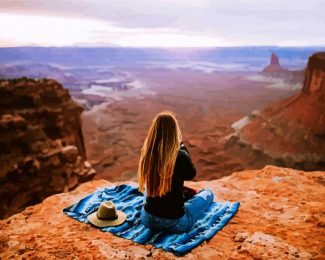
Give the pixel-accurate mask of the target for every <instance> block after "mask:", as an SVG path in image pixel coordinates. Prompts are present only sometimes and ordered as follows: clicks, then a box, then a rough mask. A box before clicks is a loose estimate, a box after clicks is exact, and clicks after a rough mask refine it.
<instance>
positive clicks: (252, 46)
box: [0, 44, 325, 49]
mask: <svg viewBox="0 0 325 260" xmlns="http://www.w3.org/2000/svg"><path fill="white" fill-rule="evenodd" d="M241 47H242V48H254V47H260V48H263V47H264V48H270V47H272V48H325V44H324V45H231V46H191V47H189V46H175V47H172V46H168V47H164V46H96V45H94V46H91V45H90V46H78V45H65V46H55V45H53V46H41V45H40V46H37V45H36V46H33V45H17V46H0V48H1V49H4V48H121V49H123V48H124V49H127V48H130V49H131V48H132V49H213V48H241Z"/></svg>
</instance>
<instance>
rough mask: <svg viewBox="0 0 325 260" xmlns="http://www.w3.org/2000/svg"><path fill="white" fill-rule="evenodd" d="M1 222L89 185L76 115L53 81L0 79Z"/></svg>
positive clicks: (76, 109)
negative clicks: (3, 219)
mask: <svg viewBox="0 0 325 260" xmlns="http://www.w3.org/2000/svg"><path fill="white" fill-rule="evenodd" d="M0 96H1V99H0V146H1V149H0V218H6V217H8V216H10V215H12V214H14V213H17V212H20V211H21V210H23V209H24V208H25V207H26V206H29V205H33V204H36V203H39V202H41V201H42V200H43V199H44V198H46V197H48V196H50V195H52V194H55V193H59V192H63V191H69V190H72V189H74V188H76V187H77V186H78V185H79V184H80V183H81V182H84V181H88V180H91V179H92V178H93V177H94V175H95V170H94V169H93V168H92V166H91V164H90V163H89V162H87V160H86V157H87V156H86V150H85V144H84V138H83V134H82V129H81V121H80V114H81V112H82V111H83V109H82V108H81V107H80V106H79V105H78V104H77V103H75V102H74V101H73V100H72V99H71V97H70V95H69V92H68V90H66V89H64V88H63V87H62V85H60V84H59V83H58V82H56V81H54V80H49V79H40V80H33V79H27V78H20V79H12V80H0Z"/></svg>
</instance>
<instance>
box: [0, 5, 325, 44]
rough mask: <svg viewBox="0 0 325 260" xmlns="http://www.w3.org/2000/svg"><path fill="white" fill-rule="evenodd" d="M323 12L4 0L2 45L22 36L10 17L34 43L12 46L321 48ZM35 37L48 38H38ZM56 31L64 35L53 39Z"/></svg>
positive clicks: (286, 7)
mask: <svg viewBox="0 0 325 260" xmlns="http://www.w3.org/2000/svg"><path fill="white" fill-rule="evenodd" d="M323 10H325V2H324V1H321V0H319V1H317V0H313V1H312V0H311V1H307V0H306V1H297V0H295V1H293V0H286V1H280V0H272V1H270V0H259V1H254V0H238V1H226V0H220V1H214V0H198V1H185V0H177V1H174V0H164V1H159V0H155V1H149V0H147V1H145V0H137V1H133V0H123V1H117V0H110V1H102V0H78V1H76V0H33V1H27V0H26V1H23V0H2V1H1V2H0V16H1V17H2V18H0V19H1V21H2V22H6V27H5V28H4V27H3V26H4V25H0V26H2V29H5V30H7V31H8V32H6V33H4V32H3V30H1V31H0V40H1V45H4V44H3V41H4V39H6V41H7V42H8V37H9V39H11V38H13V33H12V32H16V33H18V32H19V29H18V28H17V26H16V25H14V24H12V22H13V21H14V20H13V19H12V18H13V17H16V18H15V19H16V22H14V23H18V22H23V20H22V19H27V20H25V21H26V22H27V26H28V31H29V34H30V35H34V37H33V38H32V37H29V36H28V35H27V34H26V33H23V34H22V35H24V37H25V38H23V37H22V36H19V35H17V34H16V36H17V39H16V42H30V41H32V42H35V43H36V44H45V42H48V43H49V44H52V45H58V44H75V43H77V42H83V43H87V42H89V44H96V41H99V42H101V43H105V42H107V43H109V44H117V45H122V46H129V45H132V46H149V45H150V46H159V44H161V45H163V46H166V47H167V46H180V45H182V44H185V45H186V46H193V45H194V44H197V46H212V45H214V46H215V45H219V46H220V45H223V46H228V45H293V46H296V45H325V35H324V34H322V32H321V30H322V29H321V28H324V27H325V16H324V15H323ZM4 15H7V16H5V17H3V16H4ZM8 15H12V17H11V18H8ZM32 17H34V18H35V19H38V20H39V21H40V20H41V21H42V23H44V26H45V25H46V26H48V27H49V28H52V30H53V33H52V34H50V33H49V32H47V31H46V28H43V29H41V28H40V27H39V26H37V25H36V24H33V23H32V20H33V18H32ZM46 17H48V19H49V21H46ZM53 19H54V20H55V21H56V22H53V21H54V20H53ZM59 20H61V21H62V22H66V23H67V24H68V26H67V28H62V29H59V28H57V27H56V26H55V24H62V23H61V22H59ZM8 22H11V23H8ZM23 24H24V26H25V22H23ZM83 26H84V27H85V28H84V29H82V27H83ZM63 27H65V26H64V25H63ZM73 27H75V28H76V31H75V32H74V30H73ZM10 31H12V32H10ZM48 31H49V30H48ZM40 32H42V33H43V34H45V35H46V38H43V39H39V38H38V37H37V33H40ZM59 32H60V33H61V38H56V37H59V36H58V34H59ZM36 40H37V42H36Z"/></svg>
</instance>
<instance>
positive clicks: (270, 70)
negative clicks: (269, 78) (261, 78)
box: [262, 53, 288, 75]
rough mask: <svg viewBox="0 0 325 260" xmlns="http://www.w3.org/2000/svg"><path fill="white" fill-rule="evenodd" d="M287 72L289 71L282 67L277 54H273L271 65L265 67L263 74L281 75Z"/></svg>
mask: <svg viewBox="0 0 325 260" xmlns="http://www.w3.org/2000/svg"><path fill="white" fill-rule="evenodd" d="M286 71H288V70H286V69H284V68H282V67H281V65H280V62H279V57H278V56H277V55H276V54H275V53H272V55H271V60H270V64H269V65H268V66H267V67H265V68H264V69H263V71H262V72H263V73H266V74H273V75H274V74H277V75H279V74H281V73H283V72H286Z"/></svg>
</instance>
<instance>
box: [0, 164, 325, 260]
mask: <svg viewBox="0 0 325 260" xmlns="http://www.w3.org/2000/svg"><path fill="white" fill-rule="evenodd" d="M324 174H325V172H319V171H318V172H308V173H307V172H303V171H297V170H292V169H289V168H280V167H275V166H266V167H265V168H263V169H262V170H251V171H242V172H236V173H233V174H232V175H231V176H228V177H224V178H222V179H219V180H214V181H201V182H187V183H186V184H187V185H188V186H190V187H192V188H195V189H201V188H210V189H212V190H213V191H214V194H215V200H219V201H220V200H221V201H222V200H229V201H240V203H241V206H240V208H239V211H238V212H237V214H236V216H235V217H234V218H233V219H232V220H231V221H230V222H229V223H228V224H227V225H226V226H225V227H224V228H223V229H222V230H221V231H220V232H218V233H217V234H216V235H215V236H214V237H213V238H212V239H211V240H210V241H208V242H204V243H203V244H201V245H200V246H199V247H197V248H195V249H194V250H193V251H192V252H190V253H189V254H187V255H185V257H184V258H185V259H324V257H325V246H324V245H325V235H324V234H325V231H324V228H325V215H324V212H325V204H324V197H325V187H324V185H325V178H324ZM117 184H121V183H110V182H107V181H105V180H96V181H90V182H87V183H85V184H82V185H81V186H79V187H78V188H77V189H76V190H74V191H72V192H69V193H61V194H57V195H53V196H51V197H49V198H47V199H45V200H44V201H43V202H42V203H41V204H38V205H35V206H31V207H28V208H26V209H25V210H24V211H23V212H22V213H19V214H16V215H13V216H12V217H10V218H8V219H6V220H3V221H0V258H1V259H11V258H14V257H18V258H22V259H23V258H27V259H29V258H32V257H35V259H36V258H37V259H55V258H64V259H79V258H80V259H176V257H175V256H174V255H173V254H171V253H167V252H165V251H162V250H160V249H155V248H153V247H152V246H150V245H139V244H136V243H134V242H132V241H129V240H126V239H122V238H119V237H116V236H114V235H112V234H110V233H106V232H101V231H99V230H97V229H96V228H93V227H92V226H90V225H88V224H85V223H80V222H78V221H76V220H74V219H71V218H69V217H67V216H66V215H65V214H63V212H62V209H63V208H65V207H67V206H69V205H71V204H73V203H75V202H77V201H78V200H80V199H81V198H83V197H84V196H86V195H87V194H89V193H91V192H93V191H95V190H96V189H97V188H101V187H107V186H112V185H117Z"/></svg>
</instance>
